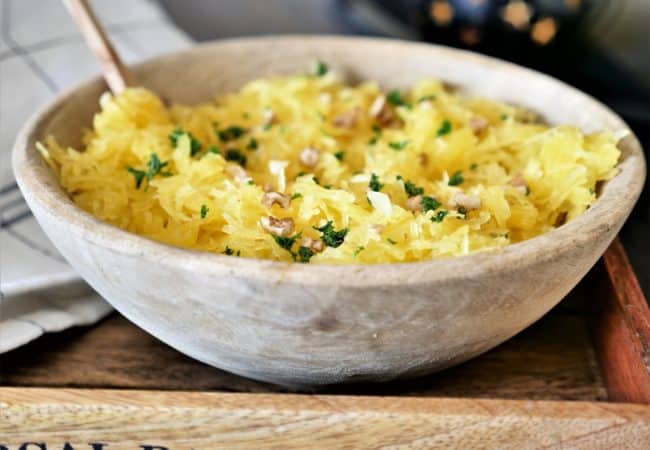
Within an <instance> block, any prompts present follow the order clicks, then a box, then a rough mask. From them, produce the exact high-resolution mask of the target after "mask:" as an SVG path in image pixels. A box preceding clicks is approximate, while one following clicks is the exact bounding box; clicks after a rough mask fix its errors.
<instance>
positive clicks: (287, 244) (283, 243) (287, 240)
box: [273, 232, 302, 254]
mask: <svg viewBox="0 0 650 450" xmlns="http://www.w3.org/2000/svg"><path fill="white" fill-rule="evenodd" d="M301 235H302V232H300V233H296V234H294V235H293V236H276V235H273V239H275V242H277V244H278V245H279V246H280V247H282V248H283V249H285V250H288V251H289V252H291V247H293V244H295V243H296V241H297V240H298V239H299V238H300V236H301ZM292 254H293V253H292Z"/></svg>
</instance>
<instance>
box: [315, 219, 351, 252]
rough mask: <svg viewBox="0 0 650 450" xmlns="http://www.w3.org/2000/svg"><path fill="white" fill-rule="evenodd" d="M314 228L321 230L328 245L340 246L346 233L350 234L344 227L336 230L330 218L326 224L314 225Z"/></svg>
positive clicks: (322, 237) (322, 238)
mask: <svg viewBox="0 0 650 450" xmlns="http://www.w3.org/2000/svg"><path fill="white" fill-rule="evenodd" d="M313 228H314V230H316V231H320V232H321V233H322V236H321V240H322V241H323V242H324V243H325V245H327V246H328V247H335V248H336V247H338V246H340V245H341V244H342V243H343V241H344V239H345V235H346V234H348V229H347V228H343V229H341V230H339V231H336V230H335V229H334V225H333V222H332V221H331V220H328V221H327V223H326V224H325V225H323V226H322V227H320V228H318V227H313Z"/></svg>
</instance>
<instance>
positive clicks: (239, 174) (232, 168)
mask: <svg viewBox="0 0 650 450" xmlns="http://www.w3.org/2000/svg"><path fill="white" fill-rule="evenodd" d="M226 173H227V174H228V175H230V176H231V177H232V179H233V180H235V181H236V182H237V183H242V184H244V183H248V182H249V181H251V180H252V178H251V177H250V176H249V175H248V173H246V170H245V169H244V168H243V167H242V166H240V165H238V164H229V165H227V166H226Z"/></svg>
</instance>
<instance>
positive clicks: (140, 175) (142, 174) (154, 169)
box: [126, 153, 172, 191]
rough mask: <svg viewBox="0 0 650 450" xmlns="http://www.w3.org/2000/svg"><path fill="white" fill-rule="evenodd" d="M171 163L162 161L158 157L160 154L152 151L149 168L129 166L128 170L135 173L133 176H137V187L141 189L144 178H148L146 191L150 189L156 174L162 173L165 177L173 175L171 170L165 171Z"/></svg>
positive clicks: (148, 162) (132, 173)
mask: <svg viewBox="0 0 650 450" xmlns="http://www.w3.org/2000/svg"><path fill="white" fill-rule="evenodd" d="M168 165H169V162H168V161H164V162H163V161H160V158H158V155H157V154H155V153H152V154H151V156H150V157H149V161H147V170H146V171H145V170H138V169H134V168H133V167H130V166H129V167H127V169H126V170H127V171H128V172H129V173H130V174H131V175H133V178H135V188H136V189H140V186H141V185H142V182H143V181H144V180H147V187H146V188H145V191H146V190H147V189H149V183H150V182H151V180H152V179H153V177H155V176H156V175H160V176H163V177H169V176H171V175H172V174H171V172H163V169H164V168H165V167H167V166H168Z"/></svg>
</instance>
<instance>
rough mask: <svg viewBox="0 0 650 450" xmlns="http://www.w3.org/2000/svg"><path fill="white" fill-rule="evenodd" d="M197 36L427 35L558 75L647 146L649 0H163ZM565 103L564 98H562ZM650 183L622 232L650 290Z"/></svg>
mask: <svg viewBox="0 0 650 450" xmlns="http://www.w3.org/2000/svg"><path fill="white" fill-rule="evenodd" d="M160 2H161V3H162V4H163V5H164V6H165V7H166V8H167V9H168V11H169V12H170V15H171V17H172V18H173V20H174V21H176V22H177V23H178V24H179V25H180V26H181V27H182V28H183V29H184V30H185V31H186V32H188V33H189V34H190V35H191V36H193V37H194V38H195V39H198V40H207V39H216V38H225V37H232V36H247V35H259V34H282V33H329V34H361V35H370V36H386V37H396V38H401V39H413V40H425V41H429V42H433V43H437V44H443V45H449V46H453V47H458V48H463V49H467V50H472V51H476V52H480V53H485V54H488V55H492V56H496V57H498V58H502V59H506V60H509V61H513V62H516V63H518V64H521V65H525V66H528V67H531V68H534V69H536V70H539V71H542V72H545V73H548V74H550V75H552V76H554V77H556V78H560V79H562V80H564V81H566V82H567V83H569V84H571V85H573V86H576V87H577V88H579V89H581V90H583V91H585V92H587V93H589V94H591V95H593V96H594V97H596V98H598V99H600V100H601V101H602V102H604V103H605V104H607V105H609V106H610V107H611V108H612V109H614V110H615V111H616V112H618V113H619V114H620V115H621V116H622V117H623V118H624V119H625V120H626V121H627V123H628V124H629V125H630V126H631V127H632V129H633V130H634V132H635V134H636V135H637V136H638V137H639V139H640V140H641V142H642V144H643V147H644V149H645V150H646V155H647V154H648V151H650V92H649V91H650V78H649V77H648V76H647V73H649V72H650V38H649V29H650V0H263V1H262V0H184V1H182V2H181V1H178V0H160ZM558 101H562V99H558ZM647 186H648V184H647V183H646V191H645V192H644V193H643V195H642V197H641V200H640V201H639V204H638V205H637V207H636V208H635V211H634V213H633V216H632V218H631V220H630V221H628V223H627V224H626V226H625V228H624V230H623V232H622V238H623V242H624V244H625V245H626V248H627V249H628V252H629V254H630V258H631V259H632V262H633V264H634V267H635V269H636V271H637V273H638V275H639V278H640V281H641V283H642V285H643V287H644V290H645V292H646V294H647V295H648V296H650V199H649V195H648V189H647Z"/></svg>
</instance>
